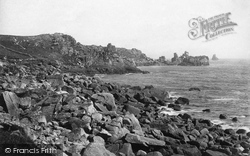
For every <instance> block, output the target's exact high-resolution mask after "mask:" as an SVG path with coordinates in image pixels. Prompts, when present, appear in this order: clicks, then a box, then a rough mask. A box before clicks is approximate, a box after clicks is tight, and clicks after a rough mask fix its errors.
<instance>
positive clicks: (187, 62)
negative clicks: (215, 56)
mask: <svg viewBox="0 0 250 156" xmlns="http://www.w3.org/2000/svg"><path fill="white" fill-rule="evenodd" d="M171 61H172V64H175V65H180V66H207V65H209V58H208V56H205V55H203V56H189V53H188V52H185V53H184V54H183V55H182V56H180V57H178V55H177V54H176V53H174V57H173V58H172V59H171Z"/></svg>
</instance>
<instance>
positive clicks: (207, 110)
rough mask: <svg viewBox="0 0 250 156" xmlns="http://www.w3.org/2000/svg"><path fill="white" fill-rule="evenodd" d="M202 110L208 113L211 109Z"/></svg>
mask: <svg viewBox="0 0 250 156" xmlns="http://www.w3.org/2000/svg"><path fill="white" fill-rule="evenodd" d="M202 112H206V113H210V112H211V110H210V109H203V110H202Z"/></svg>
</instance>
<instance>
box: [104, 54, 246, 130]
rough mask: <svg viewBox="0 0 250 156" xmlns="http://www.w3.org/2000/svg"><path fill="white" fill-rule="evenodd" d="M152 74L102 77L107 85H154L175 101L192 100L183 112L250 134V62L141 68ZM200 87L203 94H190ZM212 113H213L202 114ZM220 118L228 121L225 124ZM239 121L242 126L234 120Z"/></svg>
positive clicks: (223, 61) (230, 60)
mask: <svg viewBox="0 0 250 156" xmlns="http://www.w3.org/2000/svg"><path fill="white" fill-rule="evenodd" d="M139 68H140V69H141V70H144V71H149V72H150V73H149V74H132V73H129V74H125V75H102V76H101V77H102V79H103V80H104V81H106V82H117V83H120V84H126V85H132V86H146V85H153V86H154V87H158V88H162V89H166V90H167V91H169V93H170V96H171V97H173V98H178V97H186V98H188V99H189V100H190V104H189V105H185V106H184V107H183V110H182V111H181V112H174V111H173V110H172V111H173V114H178V113H188V114H190V115H192V116H193V117H196V118H203V119H209V120H211V121H212V122H213V123H214V124H218V125H221V126H222V128H224V129H227V128H233V129H241V128H242V129H246V130H247V131H250V99H249V98H250V60H247V59H245V60H244V59H242V60H240V59H220V60H217V61H212V60H211V61H210V65H209V66H140V67H139ZM192 87H197V88H199V89H200V91H189V88H192ZM204 109H210V110H211V112H210V113H205V112H203V111H202V110H204ZM220 114H226V115H227V116H228V118H227V119H224V120H221V119H220V118H219V115H220ZM234 117H237V118H238V122H233V121H232V118H234Z"/></svg>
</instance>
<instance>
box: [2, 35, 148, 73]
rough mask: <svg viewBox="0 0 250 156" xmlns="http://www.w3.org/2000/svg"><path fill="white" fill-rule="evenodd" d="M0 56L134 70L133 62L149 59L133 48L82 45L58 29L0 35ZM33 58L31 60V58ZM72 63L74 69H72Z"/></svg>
mask: <svg viewBox="0 0 250 156" xmlns="http://www.w3.org/2000/svg"><path fill="white" fill-rule="evenodd" d="M0 57H1V58H3V57H7V58H8V59H31V60H37V59H44V60H50V61H52V62H57V63H60V64H62V65H65V66H67V68H68V70H76V68H77V70H85V71H86V72H88V73H108V74H110V73H118V74H123V73H137V72H142V71H140V70H139V69H138V68H136V66H137V65H144V64H147V62H150V60H152V59H150V58H148V57H147V56H146V55H145V54H143V53H142V52H141V51H140V50H137V49H131V50H128V49H125V48H116V47H115V46H114V45H112V44H110V43H109V44H108V45H107V46H106V47H102V46H95V45H82V44H81V43H79V42H77V41H76V40H75V39H74V38H73V37H71V36H69V35H65V34H61V33H55V34H43V35H38V36H9V35H0ZM34 62H35V61H34ZM73 67H74V69H72V68H73Z"/></svg>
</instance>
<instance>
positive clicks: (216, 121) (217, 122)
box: [211, 120, 225, 125]
mask: <svg viewBox="0 0 250 156" xmlns="http://www.w3.org/2000/svg"><path fill="white" fill-rule="evenodd" d="M211 122H212V123H213V124H216V125H221V124H225V121H221V120H212V121H211Z"/></svg>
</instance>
